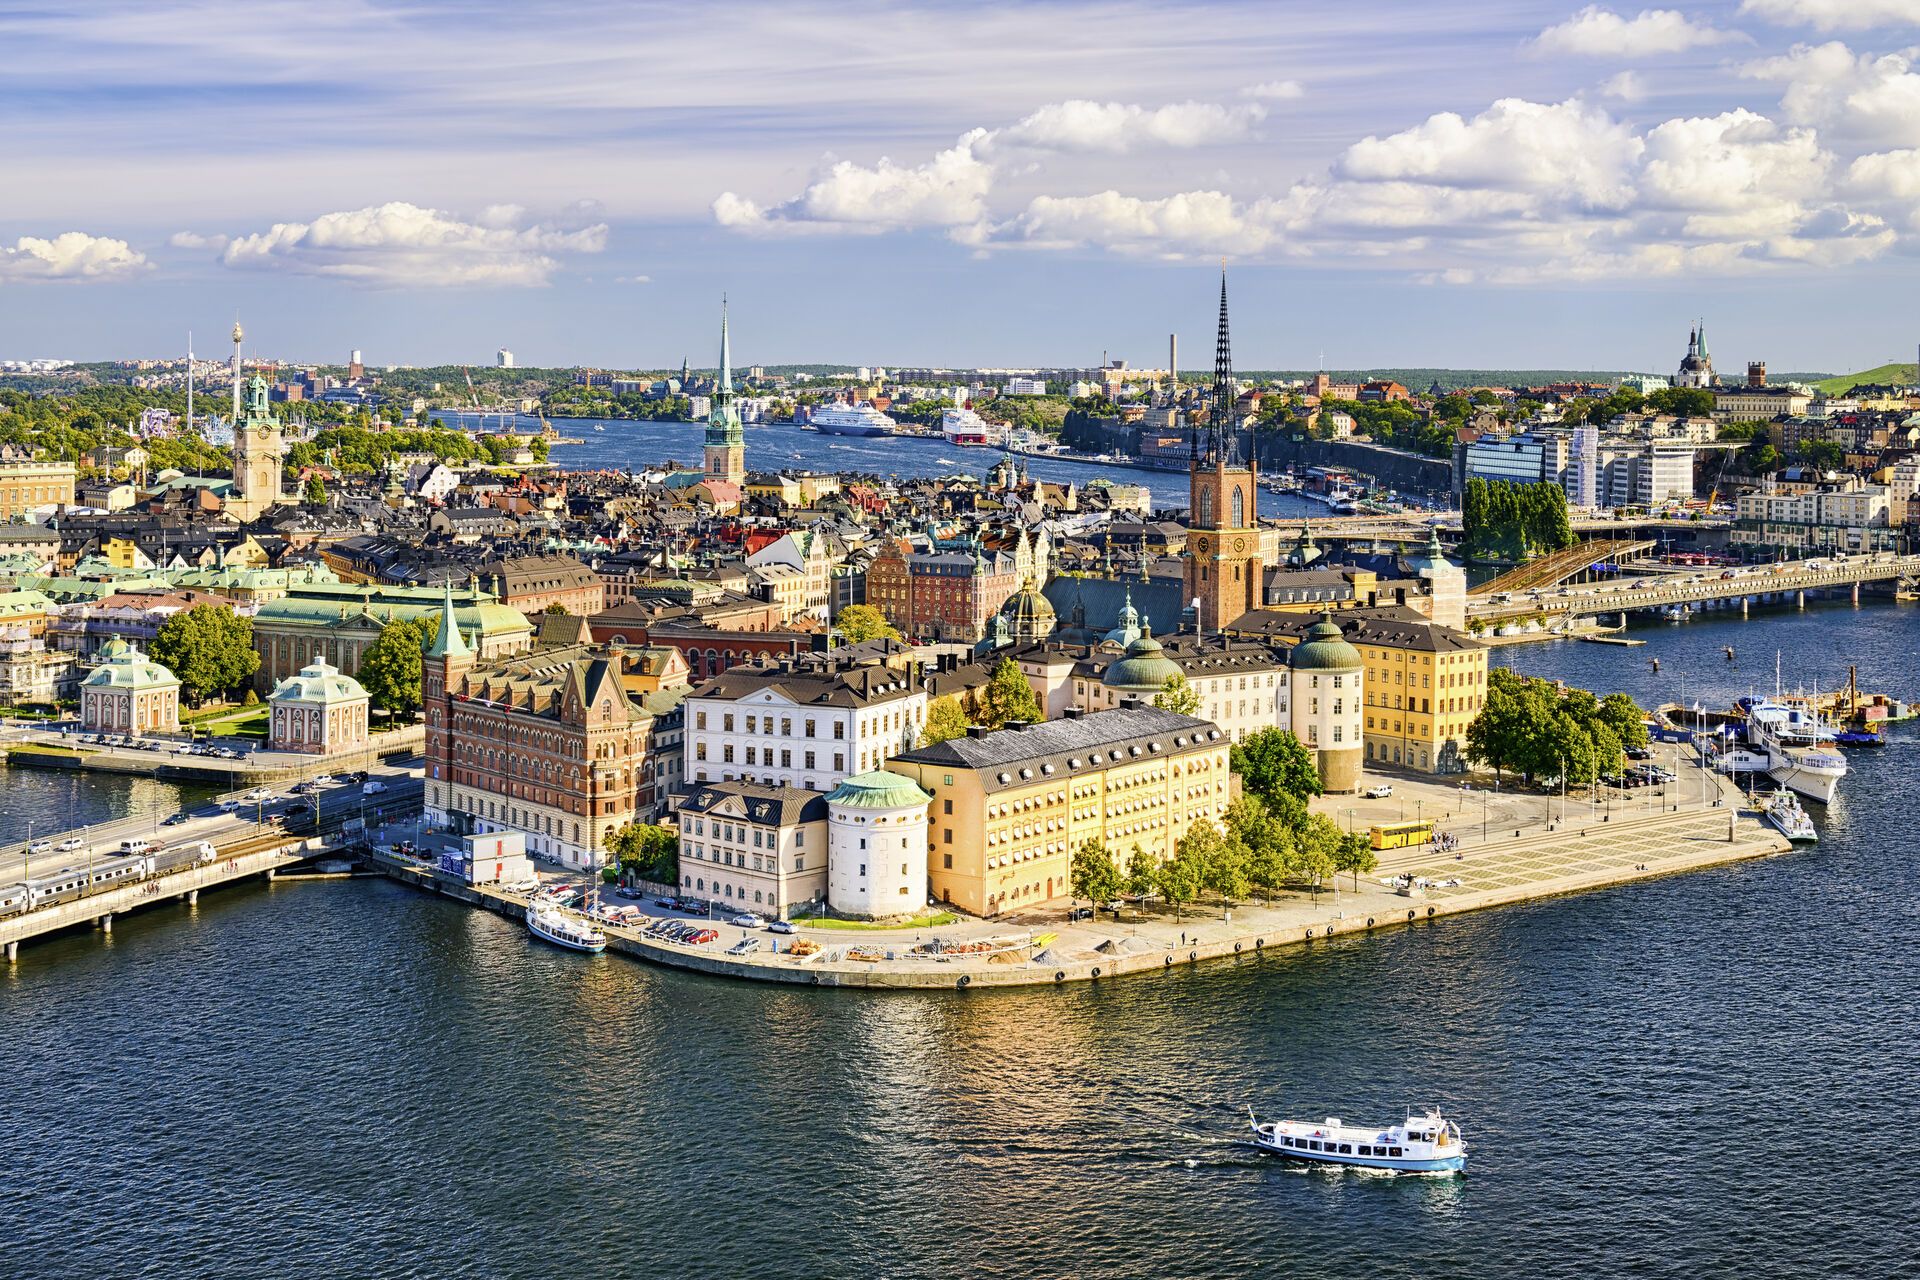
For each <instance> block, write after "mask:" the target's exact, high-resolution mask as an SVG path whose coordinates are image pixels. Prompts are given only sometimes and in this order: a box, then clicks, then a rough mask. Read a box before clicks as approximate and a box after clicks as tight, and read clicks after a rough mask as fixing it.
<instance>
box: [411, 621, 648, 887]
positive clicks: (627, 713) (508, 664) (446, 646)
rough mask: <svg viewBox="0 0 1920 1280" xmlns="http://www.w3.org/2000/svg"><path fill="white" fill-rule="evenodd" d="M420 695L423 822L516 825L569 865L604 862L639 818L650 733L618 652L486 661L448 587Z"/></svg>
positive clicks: (541, 652) (477, 828)
mask: <svg viewBox="0 0 1920 1280" xmlns="http://www.w3.org/2000/svg"><path fill="white" fill-rule="evenodd" d="M496 607H497V606H496ZM420 690H421V704H422V708H423V710H424V711H425V713H426V752H425V754H426V814H427V819H428V821H430V822H433V823H436V824H439V825H442V826H445V827H448V828H450V829H451V830H453V831H455V832H458V833H460V834H462V835H467V834H476V833H481V834H484V833H487V832H494V831H518V832H521V833H522V834H524V835H525V836H526V838H527V844H528V846H529V847H530V848H531V849H532V850H533V852H534V854H535V855H536V856H540V855H545V856H547V857H550V858H554V859H557V860H558V861H559V862H560V863H561V864H562V865H563V866H567V867H574V868H580V869H591V868H596V867H599V866H601V865H603V864H604V863H605V861H606V841H607V837H608V836H609V835H611V834H612V833H613V832H615V831H617V830H619V829H620V828H621V827H623V826H625V825H627V824H628V823H630V822H632V821H634V820H635V817H636V815H637V811H638V808H639V803H640V790H641V783H642V779H643V776H644V774H645V772H646V770H645V758H646V748H647V740H648V716H647V715H646V713H645V712H644V711H642V710H641V709H640V708H639V707H637V706H635V705H634V703H633V702H632V701H631V700H630V699H629V698H628V697H627V693H626V690H625V689H624V688H623V687H622V684H621V677H620V663H619V661H618V658H617V657H616V656H614V655H612V654H610V653H609V652H608V651H607V650H606V649H604V648H602V647H600V646H596V645H590V644H579V645H564V646H554V647H551V648H541V649H534V650H532V651H530V652H527V653H521V654H517V655H515V656H512V657H508V658H501V659H492V660H488V659H487V658H485V656H484V655H482V654H479V653H476V652H475V650H474V648H473V646H472V645H470V644H469V643H468V642H467V639H466V637H465V636H464V635H462V633H461V627H460V620H459V617H458V614H457V612H456V609H455V607H454V602H453V593H452V591H451V590H450V589H449V590H446V591H445V593H444V595H443V598H442V602H441V607H440V612H439V616H438V618H437V621H436V630H435V632H434V638H433V642H432V643H431V644H430V645H429V646H428V647H427V650H426V653H425V656H424V658H423V659H422V661H421V670H420Z"/></svg>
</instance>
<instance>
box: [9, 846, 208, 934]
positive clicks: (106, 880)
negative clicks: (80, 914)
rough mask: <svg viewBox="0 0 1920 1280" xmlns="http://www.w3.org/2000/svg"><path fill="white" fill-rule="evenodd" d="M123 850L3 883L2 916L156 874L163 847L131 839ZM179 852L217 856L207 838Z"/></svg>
mask: <svg viewBox="0 0 1920 1280" xmlns="http://www.w3.org/2000/svg"><path fill="white" fill-rule="evenodd" d="M121 850H122V852H121V854H120V856H118V857H113V858H102V859H100V860H98V861H96V862H94V863H93V864H92V865H91V866H84V865H83V866H77V867H62V868H60V870H58V871H55V872H53V873H51V874H49V875H44V876H33V877H31V878H29V879H26V880H16V881H14V882H13V883H12V884H8V885H0V916H10V915H18V914H20V913H21V912H23V911H31V910H33V909H34V908H36V907H41V906H45V905H47V904H48V903H52V902H60V901H64V900H65V899H67V898H69V897H74V896H80V895H83V894H87V893H95V892H98V891H99V889H100V887H101V886H103V885H115V884H121V883H124V882H127V881H137V880H145V879H146V878H147V877H149V876H151V875H153V874H154V871H155V869H156V867H157V865H158V864H157V861H156V858H157V856H158V855H159V853H160V852H161V850H160V848H159V846H157V845H155V844H153V843H152V842H151V841H147V840H127V841H123V842H122V843H121ZM178 852H179V853H182V854H190V855H191V856H192V860H193V861H195V862H200V863H207V862H212V861H213V859H214V857H215V851H214V847H213V846H212V845H211V844H209V843H208V842H207V841H205V840H201V841H198V842H196V843H195V844H192V845H187V846H184V847H183V848H181V849H180V850H178Z"/></svg>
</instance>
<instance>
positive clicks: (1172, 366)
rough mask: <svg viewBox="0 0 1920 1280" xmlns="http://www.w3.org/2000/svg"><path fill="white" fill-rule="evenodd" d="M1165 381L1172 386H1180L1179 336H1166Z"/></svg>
mask: <svg viewBox="0 0 1920 1280" xmlns="http://www.w3.org/2000/svg"><path fill="white" fill-rule="evenodd" d="M1167 380H1168V382H1170V383H1171V384H1172V385H1173V386H1176V387H1177V386H1179V385H1180V335H1179V334H1177V333H1170V334H1168V335H1167Z"/></svg>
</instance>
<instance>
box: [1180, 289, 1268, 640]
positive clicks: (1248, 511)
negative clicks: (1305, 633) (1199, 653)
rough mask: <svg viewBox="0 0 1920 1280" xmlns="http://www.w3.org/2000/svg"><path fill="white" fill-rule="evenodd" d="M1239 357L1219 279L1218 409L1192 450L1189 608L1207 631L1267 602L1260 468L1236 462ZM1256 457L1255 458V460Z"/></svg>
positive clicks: (1215, 404)
mask: <svg viewBox="0 0 1920 1280" xmlns="http://www.w3.org/2000/svg"><path fill="white" fill-rule="evenodd" d="M1235 400H1236V394H1235V392H1234V387H1233V352H1232V348H1231V344H1230V343H1229V341H1228V338H1227V273H1226V272H1225V271H1222V272H1221V273H1220V331H1219V334H1218V336H1217V337H1216V338H1215V339H1214V352H1213V409H1212V413H1211V415H1210V416H1209V418H1208V421H1207V424H1206V426H1205V427H1204V428H1202V427H1201V426H1199V425H1198V424H1195V426H1194V428H1193V434H1192V436H1191V437H1190V438H1189V443H1188V450H1189V452H1188V459H1187V472H1188V477H1189V483H1190V488H1191V501H1190V505H1189V506H1188V508H1187V530H1188V532H1187V555H1186V561H1187V574H1186V589H1187V600H1188V602H1189V603H1190V604H1191V605H1192V606H1193V607H1194V608H1196V609H1197V611H1198V614H1199V624H1200V629H1201V630H1202V631H1206V630H1218V629H1220V628H1221V627H1224V626H1226V625H1227V624H1228V623H1230V622H1232V621H1233V620H1234V619H1236V618H1238V617H1240V616H1241V615H1242V614H1244V613H1247V612H1249V611H1250V610H1253V609H1258V608H1259V607H1260V606H1261V605H1262V604H1264V603H1265V602H1266V597H1265V590H1264V587H1263V582H1264V569H1265V565H1264V564H1263V563H1262V562H1261V559H1260V517H1259V515H1258V510H1257V503H1258V501H1259V494H1260V489H1259V485H1258V483H1257V481H1258V478H1259V477H1258V473H1257V468H1258V463H1257V461H1256V462H1250V463H1248V464H1247V465H1245V466H1242V465H1240V463H1239V460H1238V457H1237V455H1238V453H1239V449H1238V447H1237V445H1238V440H1239V434H1240V429H1239V423H1238V421H1237V418H1236V415H1235V412H1234V404H1235ZM1256 457H1257V455H1256Z"/></svg>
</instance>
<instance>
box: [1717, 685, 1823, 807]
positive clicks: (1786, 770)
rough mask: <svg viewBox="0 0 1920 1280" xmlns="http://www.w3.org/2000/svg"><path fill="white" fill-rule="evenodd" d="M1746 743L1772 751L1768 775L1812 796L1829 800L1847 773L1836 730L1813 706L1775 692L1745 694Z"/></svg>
mask: <svg viewBox="0 0 1920 1280" xmlns="http://www.w3.org/2000/svg"><path fill="white" fill-rule="evenodd" d="M1740 705H1741V709H1742V710H1743V711H1745V712H1746V715H1747V745H1748V746H1749V747H1750V748H1752V749H1753V750H1754V751H1757V752H1760V753H1762V754H1764V755H1765V756H1766V757H1767V776H1768V777H1769V778H1772V779H1773V780H1774V781H1775V782H1777V783H1779V784H1780V785H1781V786H1783V787H1791V788H1792V789H1793V790H1795V791H1798V792H1799V793H1800V794H1801V795H1803V796H1805V797H1807V798H1808V799H1809V800H1818V801H1819V802H1820V803H1821V804H1829V803H1831V802H1832V800H1833V793H1834V792H1835V791H1837V790H1838V789H1839V787H1840V779H1842V778H1844V777H1846V776H1847V758H1846V756H1844V755H1842V754H1841V753H1840V748H1839V746H1838V745H1836V744H1835V742H1834V730H1833V728H1832V727H1831V726H1829V725H1827V724H1825V723H1823V722H1822V721H1821V720H1820V717H1819V716H1817V715H1815V714H1814V713H1813V712H1812V711H1811V710H1810V709H1809V708H1807V707H1804V706H1798V705H1795V704H1793V703H1790V702H1776V701H1774V700H1772V699H1770V698H1743V699H1741V701H1740Z"/></svg>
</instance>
